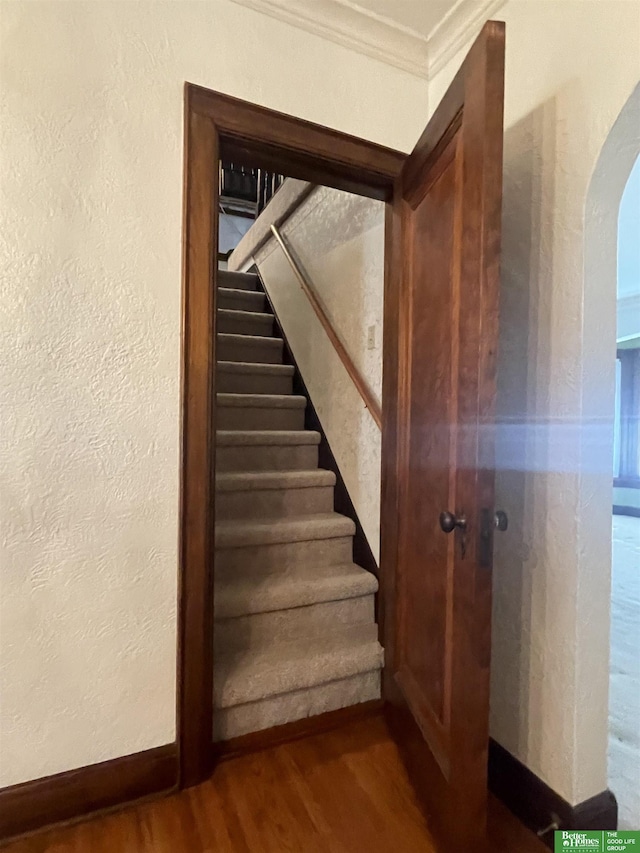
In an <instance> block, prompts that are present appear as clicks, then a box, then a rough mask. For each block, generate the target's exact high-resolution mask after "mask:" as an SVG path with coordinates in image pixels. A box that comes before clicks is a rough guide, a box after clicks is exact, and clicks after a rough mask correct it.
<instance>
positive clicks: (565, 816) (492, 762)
mask: <svg viewBox="0 0 640 853" xmlns="http://www.w3.org/2000/svg"><path fill="white" fill-rule="evenodd" d="M489 789H490V790H491V791H492V793H494V794H495V795H496V796H497V797H498V798H499V799H500V800H502V802H503V803H504V804H505V805H506V806H507V808H508V809H509V810H510V811H511V812H512V813H513V814H514V815H515V816H516V817H517V818H519V819H520V821H521V822H522V823H523V824H524V825H525V826H527V827H528V828H529V829H531V830H533V832H535V833H536V834H537V833H539V832H542V831H544V830H545V829H546V828H547V827H550V826H551V825H552V824H553V822H554V821H556V822H557V824H558V829H578V830H598V829H616V828H617V826H618V804H617V802H616V798H615V796H614V795H613V793H612V792H611V791H609V790H606V791H602V792H601V793H600V794H597V795H596V796H595V797H591V799H589V800H585V801H584V802H583V803H579V804H578V805H576V806H572V805H570V804H569V803H568V802H567V801H566V800H565V799H563V798H562V797H561V796H560V795H559V794H558V793H556V791H554V790H553V789H552V788H550V787H549V786H548V785H547V784H546V783H545V782H543V781H542V779H540V778H539V777H538V776H536V774H535V773H533V772H532V771H531V770H529V768H528V767H525V765H524V764H522V762H520V761H518V759H517V758H515V757H514V756H513V755H511V753H510V752H508V751H507V750H506V749H505V748H504V747H503V746H501V745H500V744H499V743H497V742H496V741H494V740H493V739H491V740H490V742H489ZM540 840H541V841H542V842H543V843H544V844H546V845H547V847H549V849H550V850H553V841H554V836H553V831H552V830H550V831H549V832H547V833H546V834H544V835H541V836H540Z"/></svg>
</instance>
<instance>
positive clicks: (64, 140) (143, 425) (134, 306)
mask: <svg viewBox="0 0 640 853" xmlns="http://www.w3.org/2000/svg"><path fill="white" fill-rule="evenodd" d="M185 80H189V81H191V82H194V83H198V84H201V85H204V86H208V87H211V88H213V89H217V90H220V91H223V92H227V93H230V94H232V95H235V96H237V97H241V98H246V99H248V100H252V101H255V102H257V103H261V104H264V105H266V106H269V107H272V108H275V109H279V110H283V111H284V112H289V113H292V114H295V115H298V116H301V117H303V118H307V119H311V120H315V121H318V122H321V123H323V124H326V125H329V126H331V127H337V128H340V129H342V130H345V131H347V132H350V133H354V134H357V135H360V136H364V137H367V138H370V139H374V140H375V141H378V142H381V143H383V144H387V145H391V146H395V147H400V148H405V149H406V148H408V147H410V146H411V144H412V142H413V140H414V139H415V138H416V137H417V135H418V133H419V130H420V125H421V124H422V123H423V119H424V117H425V113H426V92H425V91H424V81H420V80H418V79H415V78H412V77H411V76H410V75H407V74H405V73H403V72H401V71H398V70H394V69H391V68H388V67H386V66H384V65H381V64H379V63H377V62H376V61H375V60H372V59H369V58H365V57H363V56H360V55H358V54H351V53H350V52H349V51H348V50H346V49H344V48H342V47H340V46H337V45H335V44H332V43H329V42H325V41H323V40H322V39H319V38H317V37H315V36H312V35H309V34H306V33H302V32H300V31H297V30H294V29H292V28H290V27H288V26H286V25H283V24H280V23H277V22H276V21H274V20H272V19H270V18H267V17H264V16H261V15H259V14H257V13H255V12H252V11H250V10H248V9H245V8H243V7H241V6H238V5H236V4H233V3H228V2H226V0H210V2H179V1H176V2H153V3H147V2H135V3H134V2H128V3H122V2H100V1H99V0H95V2H91V1H90V2H74V3H68V2H44V3H39V2H2V3H1V4H0V88H1V94H2V107H1V109H2V112H1V115H0V134H1V137H0V138H1V146H2V148H1V151H2V161H1V173H0V187H1V199H0V241H1V242H2V263H3V270H2V277H1V284H0V289H1V292H0V302H1V305H2V310H1V311H0V348H1V353H0V372H1V373H0V418H1V425H0V545H1V548H2V551H1V554H0V587H1V588H0V683H1V684H2V694H1V698H0V785H10V784H13V783H18V782H22V781H25V780H28V779H33V778H36V777H40V776H44V775H48V774H51V773H57V772H60V771H63V770H67V769H70V768H73V767H77V766H81V765H84V764H87V763H91V762H97V761H101V760H105V759H109V758H113V757H116V756H119V755H123V754H127V753H130V752H133V751H136V750H141V749H145V748H149V747H153V746H156V745H159V744H163V743H166V742H169V741H172V740H173V738H174V733H175V732H174V729H175V674H174V673H175V643H176V585H177V531H178V453H179V446H178V431H179V394H180V392H179V377H180V287H181V284H180V276H181V272H180V259H181V216H182V112H183V107H182V99H183V84H184V81H185ZM399 93H401V97H399ZM421 103H422V104H424V108H423V109H421V108H420V106H419V105H420V104H421Z"/></svg>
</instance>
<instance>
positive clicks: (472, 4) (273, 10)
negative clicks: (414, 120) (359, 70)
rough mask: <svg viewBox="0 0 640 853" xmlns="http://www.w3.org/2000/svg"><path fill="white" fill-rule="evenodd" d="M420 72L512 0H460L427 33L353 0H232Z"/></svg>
mask: <svg viewBox="0 0 640 853" xmlns="http://www.w3.org/2000/svg"><path fill="white" fill-rule="evenodd" d="M231 2H233V3H236V4H237V5H239V6H246V7H247V8H249V9H253V10H254V11H256V12H262V13H263V14H264V15H269V17H271V18H275V19H276V20H279V21H284V22H285V23H287V24H291V25H292V26H294V27H298V29H301V30H306V31H307V32H309V33H313V34H314V35H317V36H320V37H321V38H325V39H328V40H329V41H332V42H335V43H336V44H340V45H342V46H343V47H347V48H349V49H351V50H355V51H357V52H358V53H362V54H364V55H365V56H370V57H372V58H373V59H377V60H378V61H379V62H384V63H386V64H387V65H392V66H393V67H394V68H400V69H401V70H402V71H407V72H409V74H413V75H414V76H416V77H422V78H424V79H427V80H428V79H431V78H433V77H434V76H435V75H436V74H437V73H438V72H439V71H441V70H442V69H443V68H444V67H445V65H446V64H447V62H449V61H450V60H451V59H453V57H454V56H455V55H456V53H457V52H458V51H459V50H461V49H462V48H463V47H464V46H465V45H466V44H467V43H468V42H469V41H471V40H472V39H473V38H474V37H475V36H476V35H477V34H478V32H479V30H480V29H481V27H482V25H483V24H484V22H485V21H487V20H489V19H490V18H492V17H493V16H494V15H495V14H496V13H497V12H498V10H499V9H500V8H501V7H502V6H504V4H505V3H506V0H458V2H457V3H456V4H455V6H453V8H452V9H451V10H450V11H449V12H448V13H447V14H446V15H445V17H444V18H443V19H442V21H440V23H439V24H438V25H437V26H436V27H435V28H434V29H433V31H432V32H431V33H430V34H429V37H428V38H427V37H426V36H423V35H422V34H420V33H418V32H416V31H415V30H412V29H409V28H408V27H403V26H402V25H400V24H398V23H396V22H395V21H392V20H390V19H389V18H385V17H382V16H380V15H376V14H374V13H373V12H370V11H369V10H367V9H363V8H362V7H361V6H359V5H358V4H357V3H356V2H352V0H295V3H294V2H292V0H231Z"/></svg>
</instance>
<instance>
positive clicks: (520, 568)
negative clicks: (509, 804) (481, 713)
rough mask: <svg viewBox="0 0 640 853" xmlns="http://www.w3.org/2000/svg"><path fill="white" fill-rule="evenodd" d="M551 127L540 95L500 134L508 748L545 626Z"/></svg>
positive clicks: (498, 682)
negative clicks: (539, 530) (537, 525)
mask: <svg viewBox="0 0 640 853" xmlns="http://www.w3.org/2000/svg"><path fill="white" fill-rule="evenodd" d="M556 126H557V125H556V104H555V100H550V101H547V102H546V103H545V104H543V105H541V106H540V107H539V108H538V109H536V110H535V111H534V112H532V113H530V114H529V115H528V116H526V117H525V118H524V119H522V121H520V122H519V123H518V124H516V125H514V126H513V127H512V128H510V129H509V130H508V131H507V132H506V134H505V141H504V145H505V147H504V188H503V222H502V234H503V247H502V285H501V295H500V343H499V363H498V397H497V432H496V466H497V480H496V498H497V504H496V506H498V507H505V508H508V513H509V522H510V523H509V531H508V534H507V535H505V536H504V537H497V538H496V545H495V568H494V608H493V661H492V682H493V683H492V686H491V704H492V707H491V717H492V719H491V729H492V735H493V736H494V737H496V738H497V739H498V740H499V742H500V743H501V744H502V745H503V746H505V747H506V748H507V749H508V750H510V751H511V752H512V753H514V754H515V755H518V756H525V755H528V754H534V755H535V754H537V753H538V752H539V751H540V744H539V743H536V742H535V741H536V738H539V735H540V732H541V730H542V725H541V724H542V720H541V719H537V720H533V719H530V718H529V716H530V713H531V710H530V709H531V708H532V703H531V702H530V691H531V686H532V675H533V673H532V647H531V633H532V626H533V625H534V623H535V630H536V631H538V632H539V631H544V630H545V628H546V623H545V619H546V609H547V608H546V595H545V589H544V587H541V585H540V582H539V579H538V583H537V584H536V586H535V589H534V585H533V577H534V573H535V571H536V564H537V562H538V561H539V560H541V559H543V555H542V554H541V553H540V552H539V551H536V550H535V549H534V547H533V543H532V536H533V529H532V522H533V521H534V519H539V518H543V517H545V516H546V513H547V501H546V497H547V492H546V491H545V489H544V488H540V487H538V488H535V490H534V485H536V484H535V480H536V478H539V477H540V476H544V472H547V471H549V470H550V465H551V460H550V459H549V446H548V435H547V434H546V430H545V429H544V428H543V424H542V421H541V420H540V421H539V422H538V423H537V426H536V420H537V418H536V413H537V412H543V411H544V408H545V401H542V400H540V399H539V394H540V391H539V389H541V388H546V387H548V384H549V383H548V380H549V378H550V372H551V359H550V345H551V340H550V338H551V329H552V323H551V320H552V318H551V313H552V310H551V300H550V298H549V293H550V290H551V287H552V281H553V274H552V252H551V248H552V236H553V234H552V231H553V218H552V217H551V216H549V215H548V211H549V210H552V209H553V208H554V205H555V172H554V169H555V145H556V139H555V134H556ZM536 472H539V473H536ZM536 544H537V547H540V545H539V543H536ZM536 610H537V611H538V612H537V613H536V614H535V618H534V611H536Z"/></svg>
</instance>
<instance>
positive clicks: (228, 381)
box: [216, 361, 295, 394]
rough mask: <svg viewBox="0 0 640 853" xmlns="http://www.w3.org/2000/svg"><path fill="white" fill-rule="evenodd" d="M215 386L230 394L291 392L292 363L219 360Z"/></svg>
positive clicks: (293, 370)
mask: <svg viewBox="0 0 640 853" xmlns="http://www.w3.org/2000/svg"><path fill="white" fill-rule="evenodd" d="M217 367H218V369H217V376H216V388H217V390H218V391H220V392H227V393H230V394H291V393H292V390H293V374H294V372H295V368H294V367H293V365H292V364H252V363H251V362H243V361H219V362H218V366H217Z"/></svg>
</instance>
